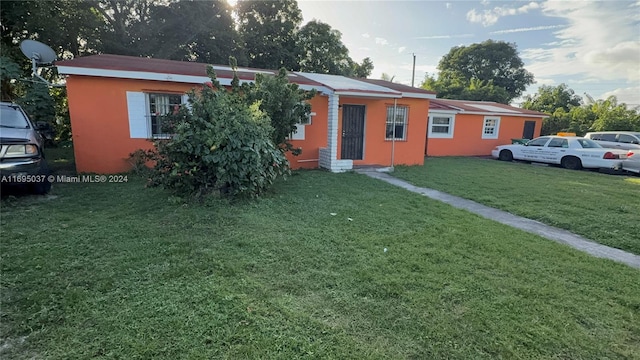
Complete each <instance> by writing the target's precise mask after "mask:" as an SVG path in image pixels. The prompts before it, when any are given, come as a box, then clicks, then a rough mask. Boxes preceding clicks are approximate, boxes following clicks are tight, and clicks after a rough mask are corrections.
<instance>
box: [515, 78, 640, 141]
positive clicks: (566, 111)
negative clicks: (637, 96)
mask: <svg viewBox="0 0 640 360" xmlns="http://www.w3.org/2000/svg"><path fill="white" fill-rule="evenodd" d="M587 98H588V102H587V103H586V104H583V102H582V99H581V98H580V96H578V95H576V94H575V92H574V91H573V90H572V89H570V88H569V87H568V86H567V85H566V84H560V85H558V86H544V85H543V86H541V87H540V88H538V92H537V93H536V94H534V95H527V96H525V97H524V99H525V101H524V102H523V103H522V105H521V106H522V107H523V108H525V109H529V110H536V111H541V112H544V113H547V114H549V115H550V116H549V117H548V118H546V119H545V120H544V122H543V124H542V130H541V134H542V135H549V134H556V133H558V132H563V131H566V132H575V133H576V134H578V135H584V134H585V133H586V132H589V131H607V130H620V131H624V130H629V131H640V112H638V110H637V109H630V108H629V107H627V105H626V104H624V103H619V102H618V99H617V98H616V97H615V96H610V97H608V98H606V99H600V100H594V99H593V98H591V97H590V96H587Z"/></svg>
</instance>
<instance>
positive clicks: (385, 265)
mask: <svg viewBox="0 0 640 360" xmlns="http://www.w3.org/2000/svg"><path fill="white" fill-rule="evenodd" d="M142 186H143V182H142V181H141V180H136V179H134V178H131V177H130V182H128V183H119V184H114V183H112V184H109V183H84V184H81V183H73V184H56V186H55V187H54V191H53V192H52V194H51V196H48V197H20V198H7V199H5V200H4V201H3V203H2V208H1V209H0V211H1V216H2V218H1V219H2V230H3V231H2V241H1V242H0V254H2V262H1V267H2V277H1V278H0V284H1V291H0V300H1V303H2V306H1V308H0V309H1V313H0V316H1V318H0V320H1V321H0V324H1V325H0V338H1V339H2V341H0V343H2V345H3V346H2V350H0V356H1V357H2V358H12V359H27V358H51V359H69V358H89V357H97V358H107V357H109V358H154V359H156V358H157V359H175V358H228V359H255V358H268V359H272V358H273V359H295V358H322V359H326V358H336V359H356V358H357V359H363V358H364V359H401V358H415V359H438V358H448V359H494V358H508V359H550V358H575V359H580V358H609V359H625V358H638V357H640V321H638V318H639V317H640V282H639V281H638V271H637V270H634V269H631V268H629V267H626V266H624V265H621V264H617V263H614V262H611V261H608V260H603V259H597V258H593V257H590V256H588V255H585V254H583V253H580V252H578V251H575V250H573V249H571V248H569V247H566V246H562V245H560V244H557V243H555V242H552V241H547V240H544V239H542V238H540V237H537V236H534V235H531V234H527V233H524V232H521V231H518V230H515V229H513V228H510V227H507V226H503V225H500V224H496V223H494V222H492V221H489V220H486V219H483V218H481V217H479V216H475V215H472V214H469V213H467V212H464V211H461V210H457V209H455V208H452V207H450V206H447V205H444V204H442V203H439V202H437V201H432V200H430V199H427V198H424V197H421V196H418V195H415V194H412V193H409V192H407V191H405V190H402V189H399V188H396V187H394V186H392V185H388V184H386V183H383V182H380V181H376V180H373V179H370V178H368V177H366V176H364V175H359V174H353V173H348V174H330V173H326V172H320V171H298V172H295V173H294V175H293V176H292V177H291V178H290V179H289V180H288V181H286V182H281V183H278V184H277V186H276V187H275V189H274V191H273V192H272V193H271V194H269V196H267V197H265V198H262V199H260V200H258V201H256V202H239V203H233V204H229V203H227V202H225V201H218V200H212V201H209V202H207V203H205V204H175V203H172V202H170V201H168V200H167V199H168V194H167V193H166V192H164V191H162V190H160V189H144V190H143V189H142ZM332 213H335V214H336V215H331V214H332ZM349 219H351V220H349ZM385 247H386V248H388V251H387V252H384V251H383V248H385ZM5 344H9V345H8V346H4V345H5Z"/></svg>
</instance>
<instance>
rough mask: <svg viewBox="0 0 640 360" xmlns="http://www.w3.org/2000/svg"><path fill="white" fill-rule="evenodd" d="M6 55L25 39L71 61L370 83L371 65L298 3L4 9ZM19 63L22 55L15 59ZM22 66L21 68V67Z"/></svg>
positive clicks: (186, 1)
mask: <svg viewBox="0 0 640 360" xmlns="http://www.w3.org/2000/svg"><path fill="white" fill-rule="evenodd" d="M0 11H1V13H2V46H3V55H5V54H6V55H7V56H8V57H11V58H13V59H21V58H22V55H20V54H19V50H18V49H17V45H18V43H19V42H20V41H21V40H23V39H27V38H30V39H36V40H39V41H41V42H44V43H45V44H48V45H49V46H51V47H52V48H53V49H54V50H55V51H56V52H57V53H58V54H59V55H61V56H63V57H65V58H70V57H75V56H82V55H90V54H96V53H108V54H116V55H131V56H149V57H155V58H161V59H170V60H186V61H197V62H204V63H212V64H226V62H227V61H228V58H229V56H233V57H235V58H236V59H238V65H239V66H249V67H257V68H266V69H280V68H282V67H284V68H285V69H287V70H289V71H308V72H316V73H325V74H338V75H347V76H356V77H366V76H368V75H369V74H370V73H371V71H372V70H373V64H372V63H371V60H370V59H368V58H366V59H364V60H363V61H362V62H361V63H358V62H356V61H354V60H353V59H352V58H351V57H349V51H348V49H347V48H346V46H345V45H344V44H343V43H342V40H341V33H340V32H339V31H337V30H335V29H332V28H331V27H330V26H329V25H328V24H325V23H322V22H320V21H316V20H313V21H311V22H309V23H307V24H305V25H304V26H301V24H302V13H301V11H300V9H299V8H298V4H297V2H296V1H295V0H279V1H247V0H244V1H243V0H241V1H239V2H238V3H237V4H236V6H235V8H234V7H232V6H230V5H229V4H228V3H227V2H226V1H224V0H210V1H195V0H99V1H87V0H85V1H77V0H56V1H7V0H3V1H2V7H1V9H0ZM16 55H19V56H18V57H17V58H16ZM20 62H23V61H22V60H20Z"/></svg>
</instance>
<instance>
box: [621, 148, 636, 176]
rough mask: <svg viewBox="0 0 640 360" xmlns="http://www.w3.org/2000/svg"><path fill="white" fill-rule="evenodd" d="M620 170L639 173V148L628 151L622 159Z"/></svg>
mask: <svg viewBox="0 0 640 360" xmlns="http://www.w3.org/2000/svg"><path fill="white" fill-rule="evenodd" d="M622 170H625V171H630V172H634V173H636V174H638V175H640V149H637V150H631V151H629V153H628V154H627V159H626V160H623V161H622Z"/></svg>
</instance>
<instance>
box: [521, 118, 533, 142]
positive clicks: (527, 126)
mask: <svg viewBox="0 0 640 360" xmlns="http://www.w3.org/2000/svg"><path fill="white" fill-rule="evenodd" d="M535 131H536V122H535V121H525V122H524V130H523V131H522V138H523V139H529V140H531V139H533V134H534V133H535Z"/></svg>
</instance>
